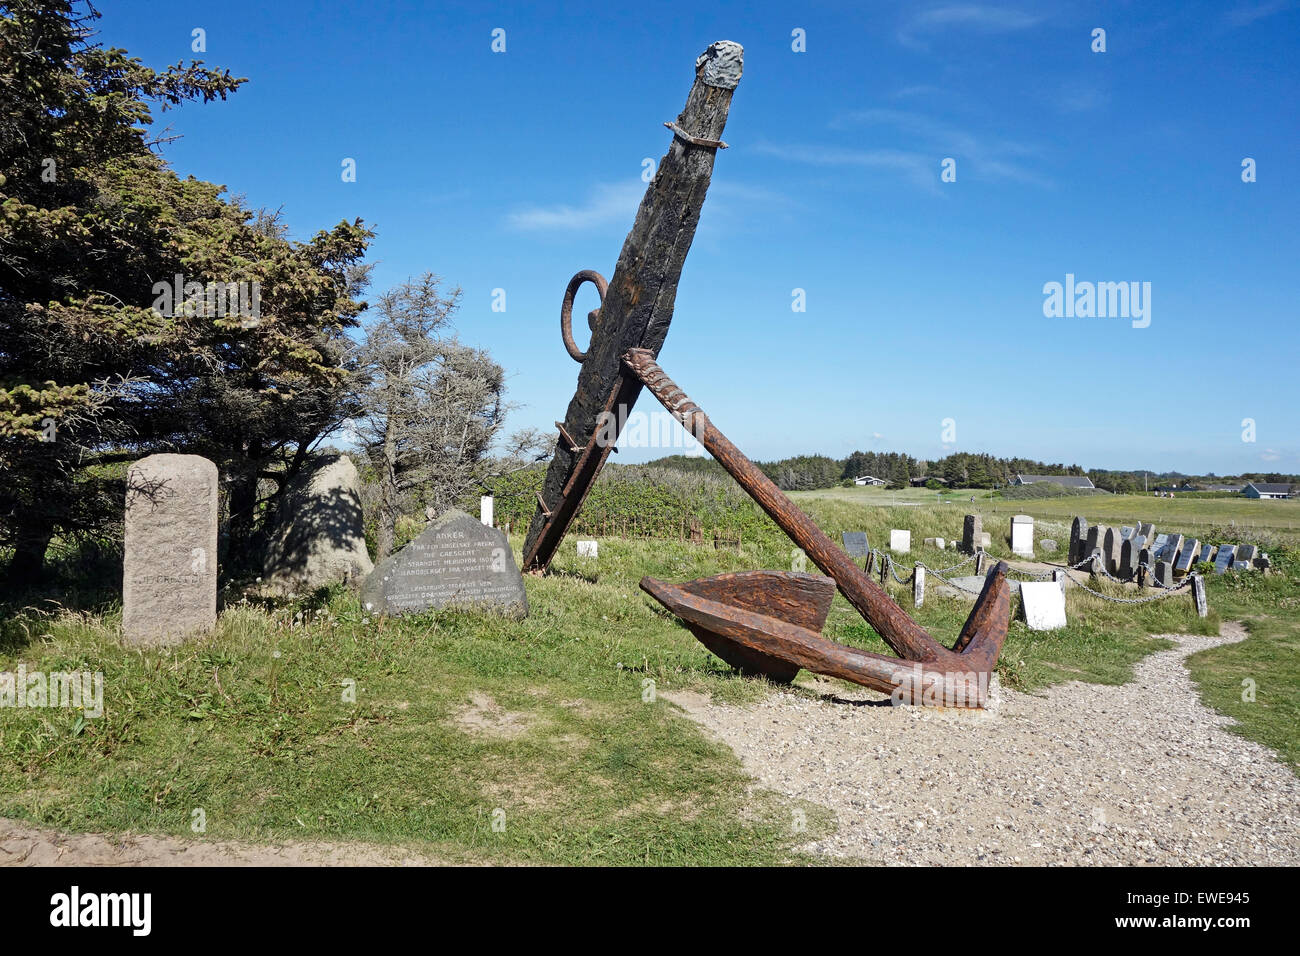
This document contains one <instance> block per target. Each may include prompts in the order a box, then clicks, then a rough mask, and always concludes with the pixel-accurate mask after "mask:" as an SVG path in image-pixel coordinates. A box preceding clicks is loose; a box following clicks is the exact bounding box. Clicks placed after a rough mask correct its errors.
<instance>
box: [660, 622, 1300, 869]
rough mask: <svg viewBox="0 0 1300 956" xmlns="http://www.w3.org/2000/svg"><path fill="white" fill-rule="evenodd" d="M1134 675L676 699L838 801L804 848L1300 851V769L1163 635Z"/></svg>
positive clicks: (1214, 855) (798, 788)
mask: <svg viewBox="0 0 1300 956" xmlns="http://www.w3.org/2000/svg"><path fill="white" fill-rule="evenodd" d="M1167 636H1168V637H1169V639H1170V640H1171V641H1174V642H1176V643H1177V645H1178V646H1177V647H1176V648H1174V649H1171V650H1167V651H1158V652H1156V653H1154V654H1152V655H1151V656H1149V657H1147V658H1145V659H1144V660H1142V661H1141V662H1139V663H1138V664H1137V666H1136V668H1135V676H1134V680H1132V681H1131V682H1129V683H1128V684H1125V685H1123V686H1120V687H1106V686H1102V685H1098V684H1083V683H1069V684H1064V685H1058V686H1056V687H1053V688H1051V689H1049V690H1048V691H1047V692H1046V693H1045V694H1044V695H1043V696H1031V695H1027V694H1021V693H1017V692H1015V691H1011V690H1005V689H1003V690H1001V691H1000V700H999V701H998V703H997V706H996V708H995V709H994V711H993V712H990V713H979V712H974V711H965V712H962V711H952V710H948V711H926V710H922V709H919V708H911V707H897V708H894V707H889V706H888V703H887V702H886V703H885V705H884V706H878V705H877V702H878V701H880V700H881V699H882V695H879V694H873V693H872V692H870V691H866V690H862V691H861V692H860V693H859V692H856V691H845V690H843V686H844V685H842V684H838V683H834V684H833V683H832V682H829V681H822V680H820V679H815V680H814V682H812V683H810V684H809V685H807V686H810V687H813V688H815V690H816V691H817V696H811V695H809V694H807V693H799V692H794V693H780V694H774V695H772V696H771V697H769V698H768V699H767V700H765V701H763V702H762V703H760V704H757V705H751V706H747V707H734V706H714V705H712V704H711V703H710V702H709V701H707V700H706V699H704V698H702V697H699V696H698V695H696V696H692V695H680V696H673V695H667V696H669V699H672V700H674V701H676V702H677V703H679V704H680V705H681V706H682V707H683V708H684V709H685V710H686V711H687V713H688V714H690V716H691V717H693V718H694V719H695V720H697V721H699V722H700V723H701V724H702V725H703V726H704V727H706V728H707V729H708V730H709V731H711V732H712V733H713V734H714V735H715V736H716V737H717V738H718V739H719V740H721V741H723V742H724V743H726V744H727V745H728V746H730V747H732V748H733V749H734V750H735V751H736V753H737V754H738V755H740V757H741V758H742V760H743V761H744V763H745V767H746V769H747V770H748V771H749V772H750V773H751V774H752V775H753V776H754V777H756V778H757V780H758V783H759V785H760V786H763V787H767V788H770V789H772V790H776V791H778V792H780V793H783V794H786V795H788V796H791V797H794V798H797V799H800V800H807V801H809V802H810V803H814V804H820V805H822V806H825V807H829V808H830V809H831V810H833V811H834V813H835V816H836V818H837V820H838V829H837V831H836V832H835V833H833V834H831V835H830V836H828V837H826V838H824V839H821V840H819V841H817V842H813V843H810V844H808V845H807V846H805V847H804V849H805V850H808V851H810V852H814V853H821V854H826V855H830V856H835V857H854V858H857V859H860V860H864V861H867V862H871V863H888V864H927V865H930V864H971V863H981V864H985V863H1007V864H1014V863H1025V864H1101V865H1142V864H1196V865H1206V864H1246V865H1249V864H1289V865H1296V864H1300V780H1298V779H1297V778H1296V776H1295V774H1294V773H1292V771H1291V770H1290V768H1288V767H1287V766H1286V765H1285V764H1282V763H1281V762H1279V761H1278V759H1277V757H1276V756H1275V755H1274V754H1273V752H1272V751H1270V750H1268V749H1267V748H1265V747H1263V746H1261V745H1259V744H1256V743H1254V742H1252V741H1249V740H1246V739H1245V738H1242V737H1239V736H1237V735H1235V734H1232V733H1230V732H1229V731H1228V730H1227V729H1226V728H1227V727H1229V726H1230V725H1231V724H1232V720H1231V719H1230V718H1227V717H1224V716H1222V715H1220V714H1218V713H1216V712H1214V711H1212V710H1210V709H1209V708H1207V707H1205V706H1204V705H1203V704H1201V702H1200V699H1199V697H1198V696H1197V693H1196V688H1195V685H1194V684H1193V683H1192V680H1191V678H1190V676H1189V675H1188V673H1187V669H1186V668H1185V667H1184V665H1183V659H1184V658H1185V657H1186V656H1187V655H1188V654H1191V653H1194V652H1196V651H1199V650H1202V649H1203V648H1206V647H1214V646H1217V645H1220V644H1226V643H1232V642H1234V641H1239V640H1242V639H1243V638H1244V637H1245V636H1246V634H1245V631H1244V629H1243V628H1242V627H1241V625H1239V624H1225V625H1224V627H1223V633H1222V635H1221V636H1219V637H1191V636H1186V635H1167Z"/></svg>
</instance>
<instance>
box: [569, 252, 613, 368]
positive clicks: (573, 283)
mask: <svg viewBox="0 0 1300 956" xmlns="http://www.w3.org/2000/svg"><path fill="white" fill-rule="evenodd" d="M584 282H590V283H591V284H592V285H594V286H595V287H596V292H597V293H599V295H600V304H601V305H602V306H603V305H604V304H605V290H606V289H608V288H609V283H608V282H606V281H605V277H604V276H603V275H601V274H600V273H599V272H597V271H596V270H595V269H583V270H582V271H581V272H579V273H578V274H577V275H575V276H574V277H573V278H572V279H570V280H569V286H568V288H567V289H565V290H564V304H563V305H561V306H560V334H561V335H563V336H564V347H565V349H567V350H568V352H569V355H571V356H572V357H573V360H574V361H575V362H581V361H582V360H583V359H585V358H586V357H587V353H586V352H583V351H581V350H579V348H578V343H577V342H575V341H573V299H574V297H575V296H576V295H577V294H578V289H579V288H581V286H582V284H583V283H584ZM599 320H600V308H599V307H597V308H595V309H592V310H591V311H590V312H588V313H587V325H588V326H590V327H591V331H593V332H595V331H596V322H597V321H599Z"/></svg>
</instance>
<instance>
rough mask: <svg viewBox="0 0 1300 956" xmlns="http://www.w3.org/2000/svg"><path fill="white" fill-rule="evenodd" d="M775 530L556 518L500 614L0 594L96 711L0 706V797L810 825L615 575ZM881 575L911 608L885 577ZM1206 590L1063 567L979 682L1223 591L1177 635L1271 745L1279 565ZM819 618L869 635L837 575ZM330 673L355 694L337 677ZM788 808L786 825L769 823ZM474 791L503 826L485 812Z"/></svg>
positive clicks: (1133, 640)
mask: <svg viewBox="0 0 1300 956" xmlns="http://www.w3.org/2000/svg"><path fill="white" fill-rule="evenodd" d="M846 490H847V489H846ZM855 492H857V493H861V492H859V490H858V489H853V490H852V491H851V492H850V495H851V494H853V493H855ZM868 493H869V492H868ZM926 494H928V493H926ZM800 503H801V504H802V505H804V506H805V507H807V508H808V510H809V511H810V513H811V514H813V516H814V517H815V518H816V519H817V520H818V522H819V523H820V524H821V526H822V527H823V528H824V529H825V530H826V531H827V532H828V533H831V534H832V535H834V536H836V537H838V534H839V532H840V531H842V530H851V529H852V530H866V531H868V533H869V535H870V536H871V541H872V543H873V544H874V545H879V544H880V543H882V542H883V541H884V540H886V539H887V534H888V528H889V527H907V528H911V529H912V532H913V542H914V543H915V545H916V546H915V547H914V549H913V554H912V555H911V557H912V559H914V560H918V559H919V560H922V561H924V562H925V563H926V564H927V565H928V566H930V567H936V568H941V567H944V566H946V565H947V564H951V563H954V562H955V561H956V560H958V558H957V557H956V555H955V553H954V552H952V551H947V552H939V551H937V550H935V549H929V548H926V547H924V546H923V545H921V539H922V538H924V537H926V536H933V535H942V536H944V537H948V538H951V537H953V536H956V535H958V534H959V533H960V528H961V517H962V515H963V514H964V511H965V509H962V508H961V507H959V506H957V505H922V506H919V507H918V506H913V507H906V506H901V505H899V504H891V505H888V506H886V505H883V504H882V505H877V504H867V502H865V501H864V500H862V499H855V498H853V497H849V496H844V495H838V494H832V495H824V496H820V497H818V496H816V495H809V496H803V497H801V501H800ZM1034 504H1038V502H1034ZM1198 504H1199V503H1198ZM986 526H987V525H986ZM989 530H991V531H994V532H995V534H994V544H993V552H994V553H995V554H998V553H1003V554H1005V551H1006V547H1005V543H1004V542H1002V541H1000V540H999V538H1000V535H999V533H998V529H995V528H992V527H990V528H989ZM1062 543H1064V540H1063V539H1062ZM513 544H514V545H515V547H516V548H518V547H519V546H520V544H521V542H520V540H518V539H517V538H516V539H514V541H513ZM791 547H792V546H791V545H790V543H789V542H788V540H785V539H784V538H783V537H782V536H781V535H779V534H772V535H770V536H760V537H758V538H757V539H746V540H745V541H744V543H743V544H742V546H741V549H740V551H739V552H737V551H735V550H726V549H723V550H715V549H714V548H713V547H712V546H709V545H703V546H701V545H691V544H689V543H682V542H677V541H671V542H664V541H648V540H619V539H608V540H604V541H602V542H601V548H600V559H599V562H598V563H597V562H591V561H589V560H582V559H579V558H578V557H577V556H576V553H575V546H574V544H573V540H572V539H568V540H566V542H565V546H564V548H563V549H562V550H561V554H560V556H559V557H558V558H557V560H556V562H555V565H554V569H553V573H551V574H550V575H548V576H546V577H542V578H534V577H529V578H527V579H526V583H527V588H528V595H529V602H530V605H531V615H530V616H529V617H528V618H527V619H526V620H524V621H519V622H514V621H507V620H502V619H498V618H490V617H482V616H478V615H472V614H461V613H441V614H433V613H430V614H424V615H418V616H410V617H405V618H397V619H386V620H381V619H376V618H373V617H371V616H368V615H367V614H365V613H364V612H363V610H362V608H361V607H360V606H359V604H358V603H357V601H356V599H355V598H354V597H352V596H351V595H348V594H346V593H341V592H333V593H327V594H322V595H317V596H314V598H313V599H310V600H305V601H298V602H294V603H291V604H287V605H283V606H279V607H275V608H266V607H261V606H254V605H251V604H247V603H242V602H240V601H238V600H236V599H234V598H231V603H230V606H229V607H227V608H226V610H225V611H224V612H223V614H222V617H221V621H220V623H219V626H218V628H217V630H216V631H215V632H214V633H213V634H212V635H211V636H210V637H209V638H208V639H206V640H203V641H199V642H194V643H190V644H186V645H184V646H182V647H180V648H175V649H172V650H171V651H147V652H140V651H134V650H127V649H124V648H123V647H122V646H121V644H120V637H119V635H120V609H119V608H118V607H117V606H115V605H112V604H108V605H104V606H101V607H99V608H96V609H93V610H91V611H88V612H80V613H79V612H71V611H59V610H57V609H52V610H46V611H35V610H26V611H24V610H22V609H19V608H14V607H10V608H8V609H4V608H0V614H3V615H4V616H3V620H2V621H0V670H10V671H11V670H14V669H15V668H16V666H17V664H18V663H19V662H20V661H22V662H24V663H25V664H26V667H27V669H28V671H29V672H30V671H35V670H42V671H46V672H50V671H57V670H71V669H88V670H100V671H103V673H104V679H105V691H104V694H105V702H106V708H105V715H104V716H103V717H102V718H100V719H96V720H80V719H79V718H78V716H77V715H76V714H75V713H70V712H68V711H64V710H55V709H46V710H26V709H24V710H15V709H8V708H5V709H3V710H0V815H5V816H13V817H21V818H26V819H31V820H34V821H38V822H41V823H45V824H50V825H53V826H57V827H62V828H67V829H72V830H106V831H122V830H134V831H150V832H158V833H172V834H179V835H188V834H189V833H190V826H191V821H192V819H193V817H192V814H193V811H194V810H196V809H198V808H202V809H203V811H204V814H205V815H206V821H207V829H206V836H207V837H208V838H210V839H221V838H233V839H248V840H257V841H275V840H281V839H321V840H331V839H339V840H342V839H360V840H368V841H375V842H392V843H398V842H400V843H403V844H408V845H410V846H411V847H413V848H415V849H417V850H423V851H426V852H428V853H430V854H431V855H435V856H439V857H441V858H444V859H450V860H465V861H477V860H489V861H503V862H505V861H515V862H539V863H606V864H636V863H647V862H648V863H656V864H659V863H662V864H762V863H777V862H791V861H796V862H797V861H800V860H801V858H800V857H799V856H798V855H797V851H796V849H795V848H796V847H797V846H798V845H799V844H800V843H802V842H804V841H806V840H807V839H809V838H810V836H815V835H816V833H817V832H818V831H819V830H824V829H825V828H826V827H828V826H830V825H831V823H830V821H829V819H828V817H827V814H826V813H825V812H824V811H822V810H821V809H820V808H817V807H814V806H799V805H796V804H794V803H792V802H791V801H789V800H787V799H785V798H784V797H780V796H778V795H775V794H771V793H766V792H762V791H757V790H755V789H753V788H752V787H751V781H750V780H749V778H748V777H747V776H746V775H745V774H744V772H743V770H742V768H741V766H740V764H739V762H738V760H737V758H736V757H735V756H734V755H733V754H732V753H731V752H730V751H729V750H727V749H725V748H723V747H720V746H718V745H716V744H714V743H713V742H711V741H710V740H709V739H708V738H706V737H705V736H704V734H703V733H702V731H701V730H700V729H699V728H698V727H697V726H696V725H695V724H694V723H692V722H691V721H689V720H688V719H686V718H685V717H684V716H683V715H682V714H681V713H680V711H679V710H678V709H677V708H676V707H675V705H673V704H672V703H671V702H669V700H667V699H666V697H665V694H669V695H670V694H671V693H672V692H674V691H680V690H691V691H696V692H700V693H704V694H708V695H711V696H713V697H714V698H717V699H722V700H727V701H751V700H756V699H758V698H760V697H761V696H762V695H764V694H768V693H771V692H772V688H771V685H768V684H766V683H765V682H762V681H757V680H751V679H746V678H741V677H739V676H737V675H736V674H735V673H734V672H732V671H731V670H730V669H729V668H727V667H726V665H724V664H723V663H722V662H721V661H719V660H718V659H716V658H714V657H713V656H712V655H710V654H709V653H708V652H707V651H706V650H705V649H704V648H703V647H702V646H701V645H700V644H699V643H698V642H696V641H695V639H694V638H693V637H692V636H691V635H690V634H689V632H687V631H686V630H685V629H683V628H682V627H681V626H680V625H679V624H678V623H677V622H676V621H675V620H674V619H673V618H672V617H671V616H669V615H668V614H666V613H665V612H664V611H663V610H662V609H661V608H660V607H659V606H658V605H657V604H656V603H655V602H653V601H652V600H651V599H650V598H649V597H648V596H646V595H644V594H643V593H642V592H641V591H640V590H639V589H638V588H637V586H636V585H637V581H638V580H639V579H640V578H641V576H642V575H645V574H652V575H655V576H657V577H660V578H663V579H666V580H673V581H680V580H684V579H688V578H693V577H697V576H702V575H707V574H716V573H721V572H724V571H737V570H745V569H750V568H760V567H768V568H781V569H786V568H789V567H790V559H791V556H790V552H791ZM1238 586H1239V587H1241V588H1242V590H1241V591H1240V593H1238V592H1237V591H1234V590H1232V588H1233V587H1238ZM893 587H894V591H895V593H896V597H897V598H898V599H899V600H900V601H901V602H902V603H904V605H905V606H908V607H909V608H910V603H911V602H910V592H909V591H907V590H906V589H904V588H900V587H897V586H893ZM1251 587H1257V588H1260V591H1259V592H1258V593H1256V592H1254V591H1249V590H1248V589H1249V588H1251ZM1210 595H1211V597H1210V599H1211V607H1212V609H1213V612H1214V613H1213V614H1212V616H1211V617H1210V618H1209V619H1207V620H1201V619H1198V618H1196V616H1195V614H1194V611H1193V608H1192V602H1191V600H1190V598H1189V597H1188V596H1186V594H1182V595H1179V596H1178V597H1175V598H1172V599H1170V600H1167V601H1161V602H1156V603H1153V604H1148V605H1144V606H1141V607H1138V608H1132V607H1123V606H1119V605H1115V604H1110V603H1105V602H1102V601H1100V600H1098V599H1095V598H1092V597H1089V596H1087V595H1083V594H1080V593H1077V592H1075V591H1071V593H1070V605H1069V618H1070V625H1069V626H1068V627H1067V628H1066V629H1065V630H1062V631H1056V632H1051V633H1037V632H1030V631H1028V630H1027V628H1026V627H1025V626H1024V624H1023V623H1021V622H1020V621H1014V622H1013V623H1012V625H1011V629H1010V632H1009V634H1008V638H1007V642H1006V646H1005V648H1004V652H1003V656H1002V660H1001V662H1000V667H999V670H1000V674H1001V677H1002V680H1003V681H1004V683H1006V684H1008V685H1010V686H1013V687H1017V688H1020V689H1022V690H1027V691H1034V690H1036V689H1039V688H1042V687H1044V686H1047V685H1049V684H1051V683H1054V682H1057V681H1061V680H1070V679H1080V680H1089V681H1100V682H1105V683H1122V682H1124V681H1125V680H1127V679H1128V678H1129V677H1130V676H1131V673H1132V665H1133V663H1134V661H1136V660H1138V659H1140V658H1141V657H1142V656H1144V655H1146V654H1148V653H1150V652H1151V651H1152V650H1154V649H1156V648H1159V647H1161V646H1164V644H1163V642H1159V641H1154V640H1152V639H1150V638H1149V637H1148V635H1149V634H1153V633H1155V634H1158V633H1170V632H1178V631H1182V632H1197V633H1213V632H1216V631H1217V628H1218V620H1219V615H1225V616H1226V615H1228V614H1232V615H1234V616H1239V617H1242V618H1245V619H1247V620H1249V621H1250V622H1251V626H1252V628H1253V629H1254V631H1253V633H1254V636H1252V638H1251V641H1249V642H1247V643H1246V644H1245V645H1242V647H1241V649H1233V648H1228V649H1224V650H1223V651H1214V652H1209V653H1208V654H1206V655H1201V657H1203V658H1205V662H1204V663H1201V662H1199V661H1198V663H1197V668H1198V670H1197V679H1198V680H1200V681H1201V682H1202V684H1203V686H1204V687H1205V688H1206V693H1207V696H1208V697H1209V699H1210V700H1211V701H1212V702H1213V703H1215V705H1216V706H1220V707H1221V708H1222V709H1224V710H1225V711H1227V712H1229V713H1233V714H1234V716H1240V717H1241V719H1242V720H1243V721H1244V729H1243V732H1246V733H1249V734H1250V735H1251V736H1254V737H1257V739H1264V740H1265V741H1266V742H1270V743H1271V744H1272V745H1273V746H1275V747H1278V749H1279V750H1281V751H1282V752H1283V753H1285V754H1287V755H1288V759H1292V760H1294V759H1295V757H1296V748H1295V743H1294V736H1295V727H1296V719H1295V718H1296V708H1297V699H1296V688H1297V685H1298V684H1300V681H1297V679H1296V678H1297V674H1296V670H1295V665H1294V661H1295V643H1296V631H1295V622H1296V620H1297V617H1298V616H1300V610H1298V609H1297V606H1296V605H1297V603H1300V590H1298V589H1297V587H1296V582H1295V578H1294V574H1288V575H1277V576H1273V577H1271V578H1269V579H1268V580H1267V581H1266V582H1262V583H1254V582H1250V583H1248V584H1246V585H1240V583H1239V582H1237V583H1229V582H1224V581H1214V582H1211V591H1210ZM1280 602H1289V603H1280ZM969 608H970V604H969V603H967V602H965V601H962V600H959V599H956V598H952V599H943V598H940V597H938V596H937V595H933V596H931V597H927V600H926V603H925V605H924V606H923V607H922V608H921V609H919V610H918V611H917V612H916V617H917V618H918V620H919V621H920V622H921V623H922V624H923V625H925V626H926V627H928V628H929V629H930V630H931V633H933V634H934V635H935V636H936V637H937V638H938V639H939V640H940V641H942V642H944V643H951V642H952V641H953V640H954V639H955V637H956V635H957V632H958V629H959V628H960V626H961V623H962V622H963V620H964V619H965V617H966V615H967V613H968V612H969ZM825 633H826V635H827V636H828V637H831V638H832V639H835V640H838V641H841V642H844V643H848V644H854V645H857V646H860V647H864V648H868V649H874V650H884V645H883V643H882V642H881V641H880V639H879V638H878V637H877V636H876V635H875V634H874V633H873V632H872V631H871V629H870V628H869V627H868V626H867V625H866V624H865V622H863V621H862V620H861V618H859V617H858V615H857V614H856V612H854V611H853V610H852V609H851V608H850V607H849V606H848V605H847V603H846V602H844V601H843V599H842V598H839V597H837V598H836V601H835V605H834V606H833V608H832V611H831V615H830V618H829V619H828V622H827V627H826V630H825ZM1257 642H1258V643H1257ZM1287 654H1289V657H1286V656H1285V655H1287ZM1242 655H1245V656H1242ZM1284 661H1289V662H1291V663H1290V664H1289V667H1290V669H1289V670H1288V669H1286V667H1285V666H1284ZM1243 675H1247V676H1248V675H1259V676H1258V677H1257V679H1258V683H1259V687H1260V691H1259V698H1258V700H1259V702H1262V703H1263V704H1266V705H1267V706H1261V705H1260V704H1259V703H1257V704H1256V705H1254V709H1251V707H1250V706H1247V705H1242V706H1241V708H1237V707H1236V705H1233V704H1232V701H1231V700H1230V699H1229V698H1230V697H1231V696H1232V693H1234V692H1235V693H1236V694H1238V696H1239V694H1240V681H1241V678H1242V676H1243ZM353 681H354V682H355V689H356V699H355V702H351V701H349V700H347V699H345V692H346V691H347V689H348V687H349V686H350V685H349V682H353ZM648 681H649V682H653V683H647V682H648ZM1234 687H1235V688H1236V690H1235V691H1234V690H1233V688H1234ZM652 690H653V693H651V691H652ZM1237 709H1241V710H1242V713H1241V714H1240V715H1238V714H1237ZM1265 715H1266V716H1265ZM796 809H802V810H803V811H804V813H805V814H806V816H807V820H808V830H809V832H804V833H796V832H794V831H793V827H792V822H793V820H794V819H795V818H796V814H795V813H794V811H795V810H796ZM494 811H501V812H503V814H504V816H503V817H502V816H501V814H497V818H498V819H503V820H504V824H505V826H504V829H503V830H494V828H493V825H492V824H493V819H494Z"/></svg>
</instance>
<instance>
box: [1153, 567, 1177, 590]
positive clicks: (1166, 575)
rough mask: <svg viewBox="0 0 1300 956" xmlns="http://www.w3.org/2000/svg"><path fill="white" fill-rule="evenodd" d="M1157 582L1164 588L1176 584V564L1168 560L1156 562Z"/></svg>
mask: <svg viewBox="0 0 1300 956" xmlns="http://www.w3.org/2000/svg"><path fill="white" fill-rule="evenodd" d="M1156 584H1158V585H1160V586H1161V587H1162V588H1171V587H1173V586H1174V566H1173V565H1172V564H1170V563H1169V562H1168V561H1157V562H1156Z"/></svg>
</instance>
